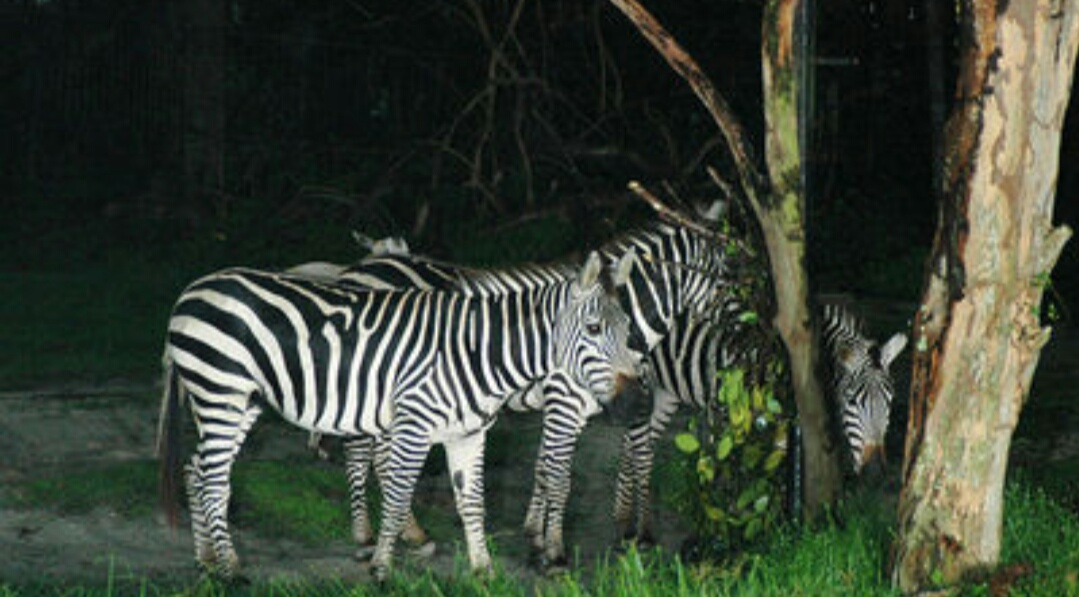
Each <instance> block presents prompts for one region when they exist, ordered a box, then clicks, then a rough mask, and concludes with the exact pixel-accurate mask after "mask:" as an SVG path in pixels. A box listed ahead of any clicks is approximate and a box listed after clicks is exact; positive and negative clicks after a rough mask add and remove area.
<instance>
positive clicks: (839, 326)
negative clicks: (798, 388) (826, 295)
mask: <svg viewBox="0 0 1079 597" xmlns="http://www.w3.org/2000/svg"><path fill="white" fill-rule="evenodd" d="M864 327H865V325H864V323H863V322H862V320H861V319H860V318H858V317H857V316H855V315H854V314H853V313H851V312H850V311H849V310H847V309H846V308H844V307H843V306H842V305H835V304H832V305H825V306H824V309H823V323H822V330H821V336H822V338H823V340H824V343H825V346H826V347H827V348H828V351H829V354H830V356H831V365H832V367H831V368H832V380H831V382H832V391H833V395H834V398H835V402H836V407H837V411H838V413H839V415H840V416H839V423H840V429H841V431H842V435H843V437H844V438H845V439H846V440H847V447H848V451H847V454H848V464H849V466H850V467H851V469H852V470H853V472H854V474H855V475H860V474H863V473H865V472H866V471H867V470H868V471H871V472H879V471H880V470H882V469H883V467H884V465H885V464H886V463H887V460H886V458H885V450H884V438H885V434H886V433H887V431H888V420H889V419H890V417H891V407H892V398H893V396H894V395H895V385H894V382H893V380H892V376H891V373H890V371H889V368H890V367H891V364H892V362H893V361H895V358H896V357H897V356H899V355H900V353H902V352H903V349H904V348H905V347H906V345H907V335H906V334H904V333H902V332H899V333H896V334H894V335H892V337H891V338H889V339H888V340H887V341H886V342H885V343H884V344H878V343H877V342H876V341H874V340H871V339H869V338H867V337H866V336H865V332H864Z"/></svg>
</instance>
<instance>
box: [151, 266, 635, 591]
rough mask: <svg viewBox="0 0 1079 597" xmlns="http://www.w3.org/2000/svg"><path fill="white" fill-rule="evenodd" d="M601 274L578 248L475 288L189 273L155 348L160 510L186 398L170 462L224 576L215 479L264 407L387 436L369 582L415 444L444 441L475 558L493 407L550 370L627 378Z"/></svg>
mask: <svg viewBox="0 0 1079 597" xmlns="http://www.w3.org/2000/svg"><path fill="white" fill-rule="evenodd" d="M619 271H621V270H619ZM605 273H607V271H606V270H605V269H604V267H603V264H602V262H601V261H600V258H599V256H598V255H596V254H592V255H591V256H590V257H589V259H588V260H587V261H586V263H585V265H584V266H583V268H580V270H579V272H578V274H577V275H576V276H572V277H571V279H569V280H565V281H563V282H562V283H559V284H551V285H548V286H545V287H543V288H536V289H533V288H527V287H521V288H519V289H517V290H515V291H514V290H510V289H508V288H507V290H506V291H505V292H503V293H501V294H498V295H491V296H485V297H482V298H478V297H474V296H466V295H464V294H461V293H456V292H446V291H436V290H420V289H408V290H402V291H399V292H384V291H381V292H380V291H361V290H357V289H355V288H350V287H348V286H346V285H342V284H327V283H325V282H320V281H317V280H312V279H310V278H305V277H302V276H290V275H287V274H279V273H271V272H264V271H258V270H251V269H242V268H235V269H229V270H223V271H220V272H217V273H215V274H211V275H209V276H206V277H204V278H202V279H199V280H197V281H195V282H194V283H192V284H191V285H190V286H188V287H187V289H185V290H184V291H183V293H181V295H180V297H179V299H178V300H177V302H176V305H175V306H174V307H173V311H172V315H171V317H170V320H169V326H168V334H167V341H166V345H165V353H164V357H163V365H164V372H165V392H164V395H163V398H162V406H161V417H160V421H159V431H158V453H159V457H160V460H161V468H162V471H161V479H162V496H163V498H164V500H165V505H166V509H167V511H168V512H169V515H170V516H169V518H170V520H173V521H174V520H175V518H176V499H175V498H176V490H177V485H178V484H179V482H180V469H181V459H180V453H179V436H180V429H179V410H180V407H181V404H182V403H183V402H184V401H187V402H188V403H189V405H190V409H191V413H192V415H193V419H194V421H195V425H196V428H197V430H198V435H199V442H198V445H197V447H196V451H195V454H194V455H193V456H192V458H191V460H190V463H189V464H188V465H187V467H186V468H185V482H186V484H187V490H188V496H189V501H190V504H191V512H192V515H191V518H192V531H193V534H194V539H195V554H196V559H197V561H198V562H199V563H200V564H201V565H203V566H204V567H205V568H206V569H207V570H209V571H211V572H213V573H216V574H219V575H222V576H224V577H230V576H232V575H233V574H235V572H236V571H237V570H238V566H239V560H238V557H237V555H236V552H235V549H234V548H233V545H232V540H231V537H230V535H229V531H228V522H227V508H228V498H229V495H230V483H229V475H230V471H231V468H232V463H233V462H234V461H235V459H236V457H237V455H238V453H239V450H240V448H241V445H242V443H243V441H244V438H245V437H246V435H247V433H248V431H249V430H250V429H251V427H252V425H253V424H254V423H255V421H256V419H257V418H258V416H259V414H260V413H261V412H262V410H263V408H264V407H270V408H272V409H274V410H276V411H278V412H279V413H280V414H281V415H282V416H283V417H284V418H285V420H287V421H289V422H290V423H293V424H295V425H298V426H300V427H303V428H305V429H308V430H310V431H318V432H320V433H327V434H333V435H343V436H373V437H379V436H387V437H388V438H389V439H388V441H389V444H390V445H389V448H388V450H389V456H388V460H387V467H388V468H389V470H391V471H392V472H393V475H392V476H390V477H389V478H388V479H387V484H386V487H385V499H384V501H383V511H382V514H383V516H382V528H381V530H380V534H379V540H378V544H377V546H376V548H375V553H374V557H373V560H372V571H373V573H374V574H375V576H376V577H377V578H385V576H386V574H387V572H388V570H389V567H390V566H391V564H392V556H393V547H394V544H395V542H396V539H397V536H398V534H399V532H400V530H401V528H402V525H403V523H404V521H405V516H406V514H407V513H408V511H409V507H410V503H411V499H412V493H413V490H414V487H415V482H416V479H417V477H418V475H419V471H420V469H421V467H422V465H423V462H424V460H425V459H426V456H427V453H428V451H429V450H430V448H431V446H432V445H433V444H436V443H442V444H444V446H445V448H446V456H447V461H448V465H449V470H450V472H451V479H452V485H453V489H454V495H455V498H456V502H457V510H458V513H459V515H460V516H461V519H462V522H463V524H464V529H465V539H466V543H467V547H468V554H469V560H470V563H471V565H472V567H473V568H474V569H477V570H488V569H489V568H490V565H491V560H490V555H489V553H488V551H487V546H486V543H485V541H484V533H483V531H484V530H483V524H484V509H483V477H482V472H483V457H484V447H485V446H484V440H485V436H486V430H487V429H488V427H489V426H490V425H491V424H492V423H493V422H494V418H495V416H496V415H497V413H498V409H499V407H500V406H501V405H502V403H503V402H504V401H505V400H506V399H507V398H508V397H509V396H510V395H512V394H514V393H516V392H519V391H521V390H522V389H524V388H527V387H529V386H530V385H532V384H533V383H535V382H536V380H539V379H544V378H549V377H553V378H555V379H559V380H560V382H561V383H563V384H565V385H566V386H567V387H573V388H575V391H580V392H589V393H591V394H592V395H593V396H595V397H596V399H597V400H599V401H601V402H608V401H610V400H612V399H613V398H614V397H615V395H616V394H617V393H618V391H619V389H620V387H621V386H622V385H624V384H625V383H627V382H629V381H631V380H633V379H634V378H635V377H636V368H637V362H636V361H637V357H636V354H635V353H632V352H631V351H629V350H628V349H627V348H626V336H627V334H628V321H627V319H626V315H625V314H624V313H623V312H622V311H621V309H620V307H619V306H618V304H617V302H616V301H614V300H613V298H612V297H611V296H610V294H609V292H610V280H609V279H608V278H605V277H603V274H605Z"/></svg>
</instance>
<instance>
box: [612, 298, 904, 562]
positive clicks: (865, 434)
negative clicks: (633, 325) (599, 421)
mask: <svg viewBox="0 0 1079 597" xmlns="http://www.w3.org/2000/svg"><path fill="white" fill-rule="evenodd" d="M821 316H822V339H823V341H824V343H825V347H826V349H827V355H828V356H829V357H830V359H829V360H830V365H831V367H830V368H831V370H832V379H831V384H830V387H829V390H830V394H831V395H832V397H833V398H834V399H835V401H836V403H837V404H836V406H837V408H836V410H837V411H838V414H839V415H840V419H841V423H842V425H841V431H842V437H843V439H844V440H845V441H846V446H847V451H846V454H847V455H848V459H849V461H850V464H851V467H852V469H853V472H854V474H855V475H858V474H860V473H861V472H862V471H863V470H864V469H865V468H866V467H867V466H868V465H873V466H876V465H878V464H882V463H883V455H884V450H883V446H884V435H885V432H886V430H887V427H888V420H889V417H890V406H891V402H892V397H893V395H894V387H893V382H892V376H891V373H890V371H889V366H890V365H891V363H892V361H893V360H894V359H895V357H896V356H897V355H899V354H900V352H901V351H902V350H903V348H904V347H905V346H906V343H907V336H906V334H904V333H902V332H900V333H897V334H895V335H893V336H892V337H891V338H890V339H889V340H888V341H887V342H885V343H884V344H883V345H882V346H880V345H878V344H877V342H876V341H874V340H871V339H869V338H867V337H866V336H865V334H864V332H863V327H864V326H863V324H862V322H861V320H860V319H859V318H857V317H856V316H855V315H853V314H852V313H851V312H850V311H849V310H847V309H846V308H845V307H843V306H841V305H825V306H824V307H823V309H822V310H821ZM752 331H753V329H752V328H751V327H750V326H748V325H746V324H744V323H742V320H741V318H739V317H738V313H737V306H734V307H733V308H732V309H731V314H730V315H725V316H721V317H720V318H719V320H718V321H711V322H709V321H697V322H686V324H685V325H683V326H675V327H674V328H673V331H672V333H671V334H669V335H668V336H667V337H666V338H665V339H664V342H663V343H661V344H660V345H659V346H657V347H656V349H654V350H653V351H652V352H650V353H649V354H648V356H647V358H646V361H645V363H646V365H645V371H646V374H645V385H646V386H647V387H649V388H650V389H651V390H652V396H653V407H652V414H651V417H650V418H649V419H648V421H647V422H646V423H644V424H642V425H638V426H634V427H631V428H630V429H628V430H627V431H626V433H625V434H624V435H623V438H622V448H621V452H620V454H619V466H618V476H617V484H616V487H615V506H614V519H615V526H616V529H617V532H618V533H619V536H621V537H622V538H623V540H629V541H636V542H637V543H638V544H639V545H649V544H651V543H653V542H654V539H653V534H652V528H651V522H652V517H651V489H650V482H651V474H652V468H653V462H654V453H655V446H656V444H657V442H658V441H659V440H660V439H661V438H662V437H663V434H664V431H665V430H666V429H667V426H668V425H669V423H670V421H671V418H672V417H673V416H674V414H675V412H677V410H678V409H679V408H680V407H681V406H683V405H685V406H690V407H693V408H697V409H701V408H703V407H704V405H705V403H706V401H708V400H711V399H712V398H713V397H714V396H715V395H716V394H717V393H718V390H719V387H718V381H719V380H718V378H717V377H716V375H715V373H716V371H718V370H720V369H725V368H731V367H738V366H747V365H752V364H753V363H755V362H756V361H757V360H758V359H759V358H760V355H759V354H757V352H756V350H754V343H753V342H752V341H751V340H749V339H747V338H746V336H747V334H749V333H751V332H752Z"/></svg>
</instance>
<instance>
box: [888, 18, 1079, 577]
mask: <svg viewBox="0 0 1079 597" xmlns="http://www.w3.org/2000/svg"><path fill="white" fill-rule="evenodd" d="M962 9H963V14H962V18H963V19H964V22H963V23H961V29H963V30H964V34H965V37H964V40H963V42H964V47H963V48H962V49H961V52H962V61H963V62H962V65H961V71H960V76H959V81H958V84H957V98H959V101H958V102H957V106H956V108H955V110H954V112H953V114H952V117H951V119H950V120H949V123H948V129H947V130H946V132H945V143H946V148H945V156H944V157H945V161H944V163H945V172H944V173H943V174H944V176H943V183H944V185H945V189H944V201H943V203H942V205H941V211H940V219H939V222H938V228H937V235H936V238H935V241H934V246H933V253H932V256H931V258H930V261H929V264H928V269H929V271H928V272H927V282H926V287H925V290H924V295H923V299H922V305H921V308H920V310H919V313H918V315H917V318H916V320H915V330H914V334H915V341H914V345H915V350H914V364H913V379H912V384H911V407H910V420H909V423H908V425H909V426H908V432H907V444H906V454H905V459H904V466H903V475H904V484H903V491H902V494H901V496H900V502H899V512H898V515H899V534H898V536H897V538H896V540H895V543H894V546H893V558H892V578H893V582H894V583H895V584H896V585H897V586H898V587H899V588H900V589H901V590H902V591H903V592H905V593H912V592H917V591H923V590H926V589H931V588H936V587H947V586H952V585H955V584H957V583H961V582H964V581H969V580H975V579H978V578H980V577H982V576H983V575H984V574H985V573H987V572H988V571H989V570H991V569H992V568H993V567H994V566H995V565H996V564H997V562H998V558H999V555H1000V541H1001V533H1002V527H1003V510H1004V504H1003V499H1004V498H1003V493H1004V479H1005V473H1006V470H1007V462H1008V449H1009V447H1010V444H1011V437H1012V433H1013V431H1014V429H1015V426H1016V423H1017V422H1018V418H1019V413H1020V411H1021V410H1022V407H1023V403H1024V400H1025V399H1026V396H1027V393H1028V391H1029V389H1030V383H1031V379H1032V378H1033V374H1034V369H1035V367H1036V365H1037V362H1038V357H1039V354H1040V352H1041V348H1042V346H1044V344H1045V343H1046V342H1047V341H1048V339H1049V333H1050V330H1049V328H1043V327H1042V325H1041V322H1040V318H1039V307H1040V305H1041V300H1042V294H1043V290H1044V287H1045V282H1046V280H1047V276H1048V273H1049V272H1050V271H1051V270H1052V268H1053V266H1054V264H1055V263H1056V260H1057V258H1058V257H1059V255H1060V251H1061V249H1062V248H1063V246H1064V243H1065V242H1066V241H1067V239H1068V237H1069V236H1070V231H1069V230H1068V229H1067V228H1065V227H1060V228H1054V227H1053V224H1052V208H1053V198H1054V192H1055V186H1056V175H1057V166H1058V161H1059V148H1060V139H1061V130H1062V126H1063V120H1064V113H1065V109H1066V107H1067V104H1068V96H1069V91H1070V88H1071V81H1072V70H1073V66H1074V62H1075V54H1076V47H1077V42H1079V0H1030V1H1025V2H1008V3H998V2H993V1H979V0H966V1H965V2H963V4H962Z"/></svg>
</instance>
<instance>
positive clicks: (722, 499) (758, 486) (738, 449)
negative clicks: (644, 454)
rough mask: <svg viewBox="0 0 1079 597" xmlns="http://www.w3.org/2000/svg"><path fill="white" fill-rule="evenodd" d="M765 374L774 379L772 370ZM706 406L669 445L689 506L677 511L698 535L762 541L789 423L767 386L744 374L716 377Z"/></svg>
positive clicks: (770, 521) (727, 541)
mask: <svg viewBox="0 0 1079 597" xmlns="http://www.w3.org/2000/svg"><path fill="white" fill-rule="evenodd" d="M771 372H772V373H773V374H774V375H775V376H776V377H778V376H779V372H778V368H772V369H771ZM717 376H718V381H719V389H718V392H717V394H716V396H715V399H714V401H713V403H712V404H709V405H707V407H706V408H705V410H704V412H703V413H702V415H698V416H696V417H694V418H693V419H692V420H691V421H690V424H689V428H688V429H686V430H685V431H682V432H681V433H678V434H677V435H676V436H675V438H674V443H675V447H677V449H678V451H679V452H680V453H681V454H683V455H685V457H686V458H687V459H688V461H689V462H688V464H689V465H690V466H689V467H688V472H689V473H690V478H689V479H688V480H689V482H690V484H691V486H692V487H693V489H692V490H691V499H690V500H688V501H689V502H690V504H689V505H688V507H686V508H685V509H686V510H688V513H689V514H690V515H691V518H692V519H693V520H694V521H695V523H696V525H697V530H698V532H700V533H701V534H702V535H706V536H709V535H710V536H713V537H716V538H718V539H720V543H721V544H723V545H728V546H734V547H745V546H748V545H749V544H752V543H754V542H755V541H757V540H759V539H761V538H763V537H765V536H767V535H768V531H770V530H771V529H773V528H774V527H775V525H776V523H777V522H778V520H779V517H780V515H781V505H782V503H783V500H782V499H781V496H782V491H783V487H784V483H783V478H782V473H781V471H782V464H783V462H784V461H785V460H786V456H787V432H788V430H789V427H790V424H791V423H790V420H789V418H788V417H787V415H786V412H785V409H784V407H783V403H782V402H781V401H780V400H779V399H778V398H777V397H776V395H775V392H774V391H773V389H772V387H771V386H770V385H768V384H762V383H750V382H749V380H748V379H747V375H746V372H745V371H743V370H741V369H728V370H723V371H720V372H719V373H718V374H717Z"/></svg>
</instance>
